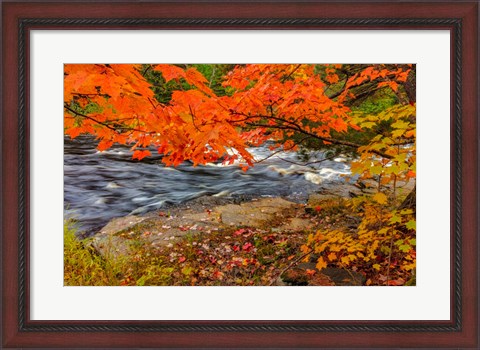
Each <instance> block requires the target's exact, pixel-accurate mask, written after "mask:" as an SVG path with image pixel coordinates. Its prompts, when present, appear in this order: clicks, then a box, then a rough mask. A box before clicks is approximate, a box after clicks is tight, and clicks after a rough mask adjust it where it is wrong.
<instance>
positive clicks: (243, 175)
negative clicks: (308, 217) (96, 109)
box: [64, 136, 350, 233]
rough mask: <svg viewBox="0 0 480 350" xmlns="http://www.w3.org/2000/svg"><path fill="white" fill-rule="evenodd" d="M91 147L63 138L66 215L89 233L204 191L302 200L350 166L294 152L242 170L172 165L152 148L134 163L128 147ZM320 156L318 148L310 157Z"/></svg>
mask: <svg viewBox="0 0 480 350" xmlns="http://www.w3.org/2000/svg"><path fill="white" fill-rule="evenodd" d="M95 145H96V143H95V140H94V139H93V138H92V137H89V136H80V137H77V138H76V139H74V140H71V139H70V138H69V137H68V136H66V137H65V138H64V207H65V211H64V212H65V217H68V218H74V219H75V220H77V221H78V222H79V225H80V229H81V230H82V231H85V232H90V233H93V232H95V230H96V229H99V228H101V227H102V226H104V225H105V224H106V223H107V222H108V221H109V220H111V219H112V218H114V217H120V216H126V215H130V214H145V213H147V212H149V211H153V210H156V209H160V208H166V207H168V206H169V205H173V204H181V203H184V202H187V201H189V200H191V199H194V198H198V197H200V196H206V195H213V196H226V197H229V196H240V195H245V196H252V197H262V196H283V197H286V198H287V199H290V200H294V201H304V200H306V199H307V197H308V194H310V193H312V192H315V191H317V190H318V189H319V188H320V187H321V186H325V185H328V184H329V183H334V182H338V181H343V180H342V177H341V174H348V173H349V170H350V169H349V165H348V163H347V162H346V161H345V159H343V158H335V159H332V160H327V161H324V162H321V163H317V164H312V165H311V166H309V167H306V166H300V165H296V164H292V163H289V162H288V161H290V162H300V160H299V158H298V155H297V154H296V153H292V152H289V153H280V154H277V155H274V156H272V157H271V158H268V159H266V160H265V161H262V162H260V163H258V164H256V165H255V166H254V167H253V168H250V169H248V170H247V171H246V172H244V171H242V170H241V169H240V167H239V166H238V165H231V166H223V165H221V164H208V165H203V166H196V167H193V166H192V165H191V164H190V163H187V162H185V163H183V164H181V165H180V166H178V167H176V168H173V167H165V166H164V165H163V164H162V163H161V156H160V155H158V154H157V153H156V152H155V151H153V152H152V156H151V157H148V158H144V159H143V160H142V161H136V160H132V158H131V154H132V152H131V151H130V150H129V148H128V147H125V146H121V145H114V146H113V147H112V148H111V149H109V150H107V151H104V152H99V151H98V150H97V149H96V148H95ZM250 152H251V153H252V154H254V156H255V158H256V159H257V160H260V159H264V158H265V157H267V156H268V155H270V154H271V152H270V151H269V150H268V148H267V147H258V148H254V149H250ZM322 158H323V154H322V153H321V152H317V153H315V154H314V155H313V158H312V159H311V160H315V159H322ZM285 159H286V160H287V161H285ZM311 160H310V161H311Z"/></svg>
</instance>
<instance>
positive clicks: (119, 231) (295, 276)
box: [91, 183, 373, 285]
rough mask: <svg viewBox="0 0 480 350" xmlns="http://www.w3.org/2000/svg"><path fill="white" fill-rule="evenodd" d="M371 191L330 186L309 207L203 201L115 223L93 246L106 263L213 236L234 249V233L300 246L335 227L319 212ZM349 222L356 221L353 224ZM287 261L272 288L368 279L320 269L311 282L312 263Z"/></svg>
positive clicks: (279, 201)
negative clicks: (321, 229)
mask: <svg viewBox="0 0 480 350" xmlns="http://www.w3.org/2000/svg"><path fill="white" fill-rule="evenodd" d="M372 187H373V184H366V186H365V187H364V186H358V185H351V184H345V183H343V184H338V186H333V185H332V186H330V187H328V188H323V189H321V190H320V191H319V192H318V193H315V194H312V195H310V196H309V199H308V201H307V202H306V203H295V202H293V201H289V200H286V199H284V198H281V197H269V198H252V197H237V198H228V197H215V196H205V197H200V198H197V199H195V200H193V201H189V202H187V203H186V204H184V205H180V206H174V207H173V206H172V207H170V208H168V209H166V210H162V211H154V212H151V213H148V214H146V215H144V216H135V215H130V216H126V217H120V218H116V219H113V220H111V221H110V222H109V223H108V224H107V225H106V226H105V227H103V228H102V229H101V230H100V231H99V232H98V233H96V234H95V235H94V236H93V238H92V240H91V244H92V246H93V247H94V248H95V250H96V251H97V252H98V253H99V254H100V255H101V256H103V257H104V258H106V259H118V258H121V257H122V256H130V255H132V254H135V252H136V251H137V250H138V247H139V246H142V247H149V254H152V252H153V254H156V252H157V253H158V254H164V255H165V254H167V253H168V251H169V250H168V249H169V248H171V247H173V245H174V244H180V242H183V241H185V240H186V239H187V240H188V239H190V240H194V241H196V240H197V239H196V238H195V237H199V240H200V238H201V237H211V236H215V239H218V240H219V242H223V243H220V244H223V246H227V247H230V246H235V245H234V244H233V245H232V244H231V242H230V241H231V240H232V239H231V236H232V233H233V235H243V234H244V233H245V232H247V233H248V235H250V234H251V233H252V232H254V233H255V234H256V235H259V236H261V238H259V239H263V240H265V239H268V237H269V235H276V234H282V235H290V236H291V237H293V238H295V239H297V240H298V242H297V244H299V245H300V244H301V242H304V241H305V239H306V237H307V235H308V234H309V233H311V232H312V231H314V230H316V229H318V228H319V227H321V226H322V225H332V223H331V222H330V219H331V218H330V217H329V216H328V215H326V214H324V215H323V216H322V217H319V216H318V215H316V214H318V213H316V211H318V208H323V207H327V206H330V207H332V206H337V205H338V206H341V205H342V201H344V199H345V198H347V197H352V196H357V195H360V194H362V193H364V192H369V191H373V188H372ZM312 214H313V215H312ZM342 219H343V224H347V225H355V220H354V218H349V217H348V216H346V217H343V218H342ZM350 219H352V220H353V221H352V222H350V223H349V222H348V221H349V220H350ZM239 232H240V233H239ZM192 237H193V238H192ZM223 237H224V238H225V239H223ZM266 237H267V238H266ZM272 237H273V236H272ZM208 240H209V239H208ZM247 243H248V242H247ZM247 243H245V244H247ZM249 244H251V243H249ZM245 247H249V246H248V245H247V246H245V245H244V246H243V248H244V250H246V249H247V248H245ZM213 249H216V248H213ZM289 258H290V259H292V262H291V263H288V265H287V268H285V269H284V270H285V271H283V273H282V274H281V275H282V276H281V278H278V279H277V280H275V281H274V282H272V284H277V285H285V284H290V285H304V284H310V285H311V284H314V285H361V284H363V283H364V280H365V279H364V278H363V276H362V275H361V274H359V273H356V272H354V271H342V270H339V269H324V270H323V271H322V273H320V272H319V271H317V272H318V273H317V274H316V276H315V279H312V278H307V275H306V273H307V272H308V271H310V273H311V271H315V264H314V263H313V261H314V260H313V261H311V262H310V263H301V260H298V261H296V258H295V257H294V256H291V257H289ZM215 259H216V258H215ZM219 268H221V266H219ZM219 271H221V270H219Z"/></svg>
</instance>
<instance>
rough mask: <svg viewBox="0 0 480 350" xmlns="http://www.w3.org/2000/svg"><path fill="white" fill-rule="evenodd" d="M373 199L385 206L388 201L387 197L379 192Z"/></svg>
mask: <svg viewBox="0 0 480 350" xmlns="http://www.w3.org/2000/svg"><path fill="white" fill-rule="evenodd" d="M373 199H374V200H375V201H377V202H378V203H380V204H385V203H387V200H388V198H387V196H386V195H385V194H383V193H382V192H378V193H377V194H376V195H375V196H373Z"/></svg>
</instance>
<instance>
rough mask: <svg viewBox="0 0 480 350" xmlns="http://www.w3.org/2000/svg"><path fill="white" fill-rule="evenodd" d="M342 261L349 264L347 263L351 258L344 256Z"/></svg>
mask: <svg viewBox="0 0 480 350" xmlns="http://www.w3.org/2000/svg"><path fill="white" fill-rule="evenodd" d="M342 263H344V264H347V265H348V264H349V263H350V259H349V258H348V256H343V257H342Z"/></svg>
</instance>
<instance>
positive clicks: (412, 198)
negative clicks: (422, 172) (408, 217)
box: [399, 185, 417, 211]
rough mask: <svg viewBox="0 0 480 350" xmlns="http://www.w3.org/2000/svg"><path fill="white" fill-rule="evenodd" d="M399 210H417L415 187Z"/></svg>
mask: <svg viewBox="0 0 480 350" xmlns="http://www.w3.org/2000/svg"><path fill="white" fill-rule="evenodd" d="M399 209H412V210H413V211H415V210H416V209H417V185H415V186H414V187H413V189H412V191H411V192H410V193H409V194H408V196H407V197H406V198H405V199H404V200H403V202H402V204H400V207H399Z"/></svg>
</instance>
